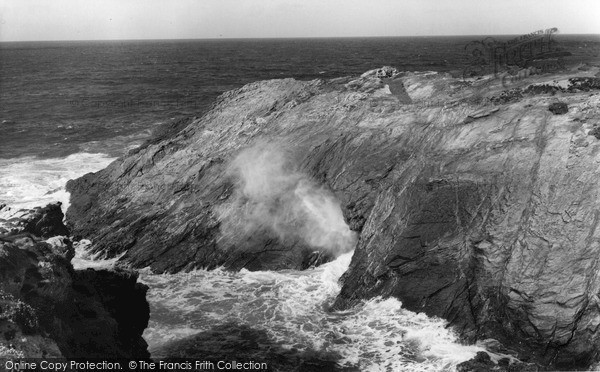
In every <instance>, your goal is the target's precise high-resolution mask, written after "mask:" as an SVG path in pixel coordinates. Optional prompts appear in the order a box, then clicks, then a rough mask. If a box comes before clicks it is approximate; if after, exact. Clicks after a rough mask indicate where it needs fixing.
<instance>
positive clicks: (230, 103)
mask: <svg viewBox="0 0 600 372" xmlns="http://www.w3.org/2000/svg"><path fill="white" fill-rule="evenodd" d="M382 71H383V70H382ZM597 73H598V68H597V67H591V68H590V69H589V70H588V71H580V70H572V71H567V72H565V73H560V74H558V75H534V76H530V77H526V78H524V79H522V80H519V81H518V82H517V83H516V84H514V86H512V87H511V89H509V90H507V89H506V87H504V86H503V85H502V82H501V81H500V80H497V81H496V80H480V81H466V80H459V79H454V78H452V77H451V76H450V75H448V74H437V73H417V74H412V73H399V74H396V73H392V74H388V73H385V74H378V73H377V70H375V71H374V72H373V73H366V74H363V76H362V77H360V78H357V79H351V78H349V79H333V80H314V81H310V82H300V81H295V80H293V79H284V80H270V81H263V82H256V83H252V84H248V85H246V86H244V87H242V88H240V89H237V90H234V91H231V92H227V93H225V94H223V95H222V96H221V97H220V98H219V99H218V100H217V102H216V103H215V105H214V106H213V109H212V110H211V111H209V112H207V113H206V114H205V115H204V116H203V117H202V118H200V119H197V120H193V121H191V122H190V123H189V125H187V126H186V127H185V128H183V129H179V126H177V125H176V126H175V127H177V129H176V130H173V131H172V132H171V135H170V136H166V137H164V138H162V139H160V140H158V141H154V142H152V143H149V144H148V145H147V146H145V147H143V148H141V149H140V150H139V151H134V152H132V153H131V154H130V155H129V156H127V157H123V158H121V159H119V160H117V161H115V162H113V163H112V164H111V165H110V166H109V167H107V168H106V169H104V170H102V171H100V172H97V173H93V174H87V175H85V176H84V177H82V178H79V179H77V180H72V181H70V182H69V183H68V185H67V189H68V191H69V192H71V207H70V208H69V210H68V212H67V220H68V225H69V227H70V228H71V229H72V231H73V233H74V235H76V236H80V237H85V238H90V239H92V240H93V241H94V242H95V243H94V245H93V247H92V249H93V250H95V251H96V252H99V253H102V254H103V255H106V256H107V257H116V256H118V255H120V254H123V253H125V255H124V256H123V257H122V260H123V261H126V262H128V263H129V264H131V265H133V267H146V266H150V267H151V268H152V270H153V271H155V272H176V271H182V270H191V269H194V268H198V267H204V268H209V269H212V268H216V267H218V266H224V267H226V268H229V269H234V270H236V269H241V268H247V269H250V270H266V269H269V270H277V269H283V268H301V267H302V262H307V260H308V261H310V255H314V254H315V253H314V251H315V249H313V248H312V247H308V246H306V245H305V244H303V243H302V242H300V241H297V240H286V239H281V238H280V237H279V236H277V234H273V233H272V231H269V230H266V229H264V228H262V227H261V225H260V224H256V225H252V226H248V228H247V229H246V230H244V231H242V232H243V234H242V233H240V231H233V230H228V229H225V228H223V226H224V225H223V221H222V220H221V219H220V218H219V216H220V214H219V211H220V210H222V208H224V207H226V206H227V205H229V204H228V203H229V202H230V200H231V198H232V197H234V196H235V195H236V187H238V183H236V180H235V179H232V178H231V177H230V174H229V173H228V166H229V164H230V162H231V160H232V159H234V158H235V157H236V156H237V155H238V154H239V153H240V152H241V151H243V150H244V149H246V148H248V147H251V146H253V145H254V144H256V143H257V142H262V143H273V144H277V145H278V146H281V147H284V148H286V149H289V152H290V154H291V157H292V158H293V160H294V164H296V166H297V170H298V171H301V172H303V173H304V174H307V175H308V176H309V177H311V179H312V180H314V181H315V182H318V183H319V184H320V185H322V187H324V188H326V189H327V190H328V192H331V193H332V194H334V195H335V197H336V198H337V200H339V202H340V203H341V208H342V212H343V214H344V218H345V221H346V222H347V224H348V226H349V227H350V228H351V229H352V230H353V231H355V232H356V233H357V234H359V235H360V237H359V240H358V244H357V246H356V249H355V253H354V256H353V259H352V263H351V265H350V268H349V270H348V272H346V274H344V276H343V278H342V282H343V288H342V291H341V293H340V295H339V296H338V298H337V300H336V303H335V306H334V308H336V309H345V308H348V307H351V306H353V305H354V304H356V303H358V302H359V301H362V300H364V299H366V298H372V297H375V296H382V297H388V296H394V297H397V298H399V299H400V300H401V301H402V303H403V305H404V307H405V308H407V309H409V310H413V311H419V312H425V313H426V314H428V315H430V316H438V317H442V318H445V319H447V320H448V321H449V323H450V325H451V326H453V327H455V329H456V330H457V331H458V332H459V333H460V334H461V335H462V336H463V338H464V339H465V340H466V341H470V342H474V341H476V340H481V339H489V338H494V339H497V340H498V341H500V342H501V343H502V344H504V345H506V346H507V347H510V348H511V349H514V350H515V351H516V353H517V354H518V356H519V358H521V357H522V356H528V357H529V358H530V360H529V361H530V362H531V363H538V364H539V365H541V366H544V367H545V368H558V369H565V368H566V369H576V368H585V367H586V366H589V365H591V364H592V363H594V362H595V361H597V360H598V359H599V355H598V352H597V350H600V332H598V329H599V327H598V319H600V310H598V309H600V306H599V305H600V303H599V302H598V298H597V296H596V294H597V292H598V288H600V279H599V278H597V275H596V272H597V271H598V270H599V269H600V267H598V265H599V264H598V260H597V259H596V257H597V256H598V254H599V253H600V235H599V234H600V231H598V230H597V229H596V227H597V225H598V221H599V220H600V217H599V215H598V211H597V210H598V207H599V205H598V203H599V200H600V198H599V197H598V196H599V195H600V186H599V185H598V183H597V182H596V180H597V177H598V163H599V162H600V158H599V157H598V156H599V154H600V143H598V141H596V140H595V139H594V138H593V137H592V136H590V135H588V133H589V132H591V131H592V130H593V128H595V127H596V126H597V124H598V123H597V118H598V117H600V112H599V110H600V109H599V107H600V95H599V94H598V92H597V91H596V90H595V88H594V87H595V80H593V79H594V78H591V77H590V76H594V75H595V74H597ZM379 75H381V76H379ZM568 79H575V80H572V82H573V81H574V82H576V83H577V84H580V82H585V84H584V83H581V84H583V85H581V84H580V85H581V88H582V89H579V88H577V89H570V90H569V89H564V91H561V90H560V89H551V91H552V93H547V92H546V90H545V89H533V88H532V89H529V90H528V89H527V87H528V86H532V85H541V86H544V85H548V86H550V85H555V84H554V82H555V81H562V80H564V81H569V80H568ZM590 79H591V80H590ZM391 82H393V83H392V84H394V86H395V88H394V89H393V91H392V89H390V88H389V84H388V83H391ZM400 85H401V87H402V88H403V89H400ZM583 88H585V89H588V91H585V89H583ZM556 95H560V100H561V102H564V103H565V104H567V105H568V107H569V110H568V112H566V113H564V114H562V115H553V114H552V113H551V112H550V111H549V110H548V107H549V105H550V104H551V103H552V102H555V101H556ZM407 96H408V97H407ZM433 101H435V102H447V104H445V105H427V102H433ZM474 112H475V113H476V114H475V117H471V120H465V118H468V116H469V115H470V114H471V113H474ZM274 161H277V159H274ZM242 205H243V204H242ZM243 206H244V205H243ZM251 207H252V205H248V204H246V205H245V207H244V208H251ZM231 242H234V243H231ZM529 361H528V362H529Z"/></svg>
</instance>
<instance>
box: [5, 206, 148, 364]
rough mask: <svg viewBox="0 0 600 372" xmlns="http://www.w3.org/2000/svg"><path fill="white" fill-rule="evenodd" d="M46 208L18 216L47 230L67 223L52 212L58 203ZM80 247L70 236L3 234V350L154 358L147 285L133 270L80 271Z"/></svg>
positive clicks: (22, 354)
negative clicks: (146, 335) (147, 334)
mask: <svg viewBox="0 0 600 372" xmlns="http://www.w3.org/2000/svg"><path fill="white" fill-rule="evenodd" d="M36 210H38V209H36ZM39 210H40V211H46V212H42V213H36V214H35V215H37V216H40V218H39V219H37V222H35V221H36V220H35V219H28V218H25V219H23V220H19V221H20V222H19V221H12V222H15V223H16V225H18V226H21V227H22V226H25V228H27V227H29V226H34V227H35V230H34V231H35V232H36V233H37V232H41V233H42V234H51V232H52V231H55V232H57V231H61V232H62V231H67V230H66V227H65V226H64V225H63V224H62V222H61V220H58V222H57V221H54V219H53V218H48V216H49V215H51V212H49V211H54V210H55V209H54V208H53V206H48V207H46V208H41V209H39ZM58 211H60V207H59V209H58ZM60 215H61V216H62V213H60ZM44 221H45V222H44ZM21 222H23V223H21ZM59 225H60V226H59ZM48 226H53V227H54V229H49V228H48ZM73 255H74V252H73V246H72V244H71V242H70V241H69V240H68V239H66V238H63V237H56V238H52V239H49V240H47V241H46V242H44V241H40V239H39V238H38V237H36V236H34V235H32V234H31V233H22V232H21V233H19V232H17V233H14V234H11V235H5V236H3V237H2V240H0V358H6V357H13V358H14V357H27V358H33V357H44V358H50V357H66V358H133V357H135V358H149V353H148V351H147V344H146V342H145V341H144V339H143V338H142V332H143V331H144V329H145V328H146V326H147V324H148V319H149V314H150V310H149V306H148V302H147V301H146V298H145V295H146V290H147V287H146V286H144V285H142V284H139V283H137V274H134V273H131V272H128V271H116V272H109V271H94V270H91V269H90V270H85V271H75V270H73V267H72V265H71V263H70V260H71V258H72V257H73Z"/></svg>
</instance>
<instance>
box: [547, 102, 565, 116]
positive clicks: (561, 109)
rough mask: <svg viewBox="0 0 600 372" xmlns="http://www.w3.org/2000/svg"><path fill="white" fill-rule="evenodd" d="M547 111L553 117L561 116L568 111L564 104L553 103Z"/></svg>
mask: <svg viewBox="0 0 600 372" xmlns="http://www.w3.org/2000/svg"><path fill="white" fill-rule="evenodd" d="M548 110H550V112H551V113H553V114H554V115H562V114H566V113H567V112H568V111H569V106H567V104H566V103H564V102H554V103H552V104H551V105H550V106H549V107H548Z"/></svg>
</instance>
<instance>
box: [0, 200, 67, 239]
mask: <svg viewBox="0 0 600 372" xmlns="http://www.w3.org/2000/svg"><path fill="white" fill-rule="evenodd" d="M0 210H1V211H3V212H4V211H5V213H6V214H7V215H8V216H9V217H10V218H8V219H6V218H0V237H1V236H4V235H14V234H19V233H30V234H33V235H35V236H38V237H41V238H44V239H47V238H51V237H53V236H59V235H61V236H69V230H68V229H67V227H66V226H65V225H64V224H63V218H64V214H63V212H62V209H61V203H60V202H56V203H54V204H48V205H47V206H45V207H37V208H33V209H30V210H16V211H12V210H10V208H9V207H7V206H6V205H2V206H1V207H0Z"/></svg>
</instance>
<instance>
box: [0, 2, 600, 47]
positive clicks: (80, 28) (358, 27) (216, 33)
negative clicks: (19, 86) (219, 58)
mask: <svg viewBox="0 0 600 372" xmlns="http://www.w3.org/2000/svg"><path fill="white" fill-rule="evenodd" d="M551 27H557V28H558V29H559V32H560V33H563V34H569V33H595V34H600V0H455V1H450V0H368V1H367V0H0V41H15V40H91V39H177V38H216V37H227V38H231V37H235V38H237V37H320V36H405V35H406V36H411V35H482V34H524V33H529V32H532V31H536V30H539V29H545V28H551Z"/></svg>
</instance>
